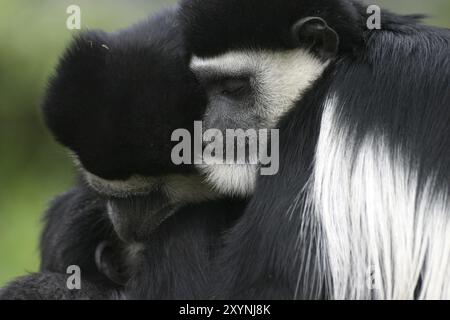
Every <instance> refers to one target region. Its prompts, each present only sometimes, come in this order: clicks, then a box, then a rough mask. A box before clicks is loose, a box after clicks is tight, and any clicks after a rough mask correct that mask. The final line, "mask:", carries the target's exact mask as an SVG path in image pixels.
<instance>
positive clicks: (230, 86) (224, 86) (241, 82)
mask: <svg viewBox="0 0 450 320" xmlns="http://www.w3.org/2000/svg"><path fill="white" fill-rule="evenodd" d="M220 90H221V93H222V95H225V96H239V95H242V94H245V93H248V92H249V91H250V80H249V79H248V78H226V79H222V80H221V81H220Z"/></svg>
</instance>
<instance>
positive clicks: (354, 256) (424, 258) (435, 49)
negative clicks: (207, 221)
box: [182, 0, 450, 299]
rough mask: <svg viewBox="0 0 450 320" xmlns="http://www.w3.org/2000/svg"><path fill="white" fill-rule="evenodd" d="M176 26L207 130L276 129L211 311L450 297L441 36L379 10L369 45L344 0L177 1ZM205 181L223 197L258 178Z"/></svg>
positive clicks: (225, 258)
mask: <svg viewBox="0 0 450 320" xmlns="http://www.w3.org/2000/svg"><path fill="white" fill-rule="evenodd" d="M182 17H183V19H184V29H185V37H186V41H187V44H188V45H189V46H190V49H191V50H192V52H193V53H194V55H193V57H192V61H191V69H192V70H193V71H194V73H195V74H196V76H197V77H198V79H199V80H200V82H201V83H203V85H204V87H205V88H206V90H207V92H208V100H209V101H208V107H207V110H206V113H205V117H204V120H205V125H206V126H207V127H208V126H209V127H216V128H219V129H224V128H230V127H231V128H249V127H254V128H261V127H269V128H273V127H278V128H279V129H280V144H281V146H280V171H279V174H278V175H275V176H264V177H260V178H258V179H257V182H256V188H255V194H254V196H253V198H252V199H251V202H250V204H249V206H248V207H247V210H246V212H245V215H244V217H243V218H242V219H241V221H240V222H239V223H238V224H237V225H236V226H235V227H234V229H233V230H232V232H231V233H230V235H229V238H228V240H227V243H228V246H227V248H226V249H225V250H224V252H223V254H222V257H221V259H220V260H219V261H218V263H217V275H218V283H219V285H218V286H217V288H216V297H222V298H246V299H248V298H278V299H279V298H284V299H292V298H314V299H315V298H328V299H445V298H447V299H450V202H449V201H450V185H449V184H450V32H449V30H445V29H439V28H433V27H428V26H424V25H421V24H420V21H419V19H418V18H417V17H412V16H399V15H395V14H391V13H389V12H386V11H384V13H383V16H382V29H381V30H373V31H371V30H368V29H367V27H366V20H367V15H366V6H365V5H363V4H362V3H361V2H358V1H353V0H309V1H308V0H278V1H271V0H228V1H224V0H183V1H182ZM203 170H204V171H205V173H206V174H208V175H209V177H210V178H209V180H210V181H211V182H212V183H215V184H217V187H218V188H221V189H222V190H223V191H224V192H230V190H237V191H239V192H240V191H241V190H242V187H243V186H246V187H248V188H253V187H254V185H255V184H254V183H249V181H248V179H255V178H254V177H253V176H252V174H257V168H256V167H250V166H249V167H248V171H250V173H249V174H246V175H242V174H241V173H242V167H233V166H230V167H227V168H226V170H224V169H223V168H220V167H216V166H209V167H206V168H205V167H204V168H203ZM224 173H225V174H226V175H225V174H224ZM233 173H235V174H236V175H238V174H241V175H240V177H241V179H229V176H227V175H230V174H233Z"/></svg>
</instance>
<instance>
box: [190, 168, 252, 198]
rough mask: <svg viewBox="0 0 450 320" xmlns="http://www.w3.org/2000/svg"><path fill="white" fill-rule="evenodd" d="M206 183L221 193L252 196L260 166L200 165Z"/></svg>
mask: <svg viewBox="0 0 450 320" xmlns="http://www.w3.org/2000/svg"><path fill="white" fill-rule="evenodd" d="M197 167H198V169H199V170H200V171H201V172H202V173H203V174H204V175H205V176H206V181H207V182H208V183H209V184H210V185H211V186H212V187H213V188H214V189H215V190H216V191H218V192H219V193H221V194H224V195H234V196H243V197H245V196H250V195H252V194H253V191H254V189H255V184H256V176H257V173H258V166H257V165H251V164H239V165H238V164H215V165H198V166H197Z"/></svg>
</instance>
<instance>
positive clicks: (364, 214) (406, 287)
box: [291, 96, 450, 299]
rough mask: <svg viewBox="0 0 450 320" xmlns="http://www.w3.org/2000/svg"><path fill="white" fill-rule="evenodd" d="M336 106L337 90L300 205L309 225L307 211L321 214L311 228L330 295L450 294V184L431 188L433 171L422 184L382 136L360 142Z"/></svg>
mask: <svg viewBox="0 0 450 320" xmlns="http://www.w3.org/2000/svg"><path fill="white" fill-rule="evenodd" d="M337 110H338V99H337V97H336V96H333V97H331V98H329V99H328V100H327V101H326V104H325V107H324V113H323V117H322V123H321V129H320V136H319V141H318V146H317V151H316V159H315V168H314V173H313V177H312V178H311V182H310V183H309V184H308V186H307V190H306V192H307V196H306V197H307V199H308V201H307V208H303V210H302V211H303V213H302V215H303V216H304V217H305V219H304V220H305V221H306V222H305V225H308V221H309V219H307V215H309V214H316V215H317V216H316V219H317V221H318V223H319V226H317V227H315V228H311V227H307V229H308V230H310V231H314V232H318V233H319V234H318V239H322V238H323V241H324V242H323V243H318V244H316V245H318V246H319V248H322V249H321V250H322V251H323V252H322V253H323V254H324V255H326V257H319V259H322V258H323V259H325V261H323V263H322V265H323V266H322V268H323V272H324V275H323V277H324V279H325V278H326V279H325V280H327V282H328V284H329V285H330V287H331V292H329V294H330V296H331V297H332V298H333V299H414V298H415V297H417V298H419V299H450V203H449V200H450V199H448V196H447V194H448V192H447V190H436V189H434V185H435V184H434V178H433V177H429V178H428V180H427V181H426V184H425V186H421V185H419V181H418V169H417V168H414V167H412V165H411V163H412V161H408V160H406V159H405V158H406V156H405V154H404V153H403V152H402V150H397V151H396V152H392V147H391V146H389V145H388V143H387V141H386V139H385V138H384V137H383V136H382V135H380V136H375V135H368V136H366V137H365V138H364V140H363V143H362V145H361V146H360V147H359V148H356V146H355V141H356V140H355V137H354V136H353V135H352V132H350V130H349V129H348V128H345V127H343V125H342V123H338V122H337V117H338V116H339V115H338V114H337ZM421 190H423V191H421ZM293 206H294V207H297V205H296V204H294V205H293ZM309 206H312V208H308V207H309ZM298 209H300V208H298ZM297 212H298V211H297ZM291 214H292V213H291ZM304 228H305V226H303V227H302V229H304ZM300 231H301V230H300ZM304 232H305V230H303V232H300V234H304ZM300 238H303V236H300ZM320 241H322V240H320ZM303 245H304V244H303ZM301 273H302V271H301ZM326 274H328V275H326ZM328 277H329V279H328Z"/></svg>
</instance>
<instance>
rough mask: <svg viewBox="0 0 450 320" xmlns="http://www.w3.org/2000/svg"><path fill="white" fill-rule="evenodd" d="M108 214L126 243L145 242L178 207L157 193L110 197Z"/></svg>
mask: <svg viewBox="0 0 450 320" xmlns="http://www.w3.org/2000/svg"><path fill="white" fill-rule="evenodd" d="M107 206H108V214H109V216H110V219H111V221H112V223H113V226H114V229H115V231H116V232H117V234H118V235H119V237H120V238H121V239H122V240H123V241H125V242H128V243H136V242H138V243H139V242H145V241H146V240H148V238H149V237H150V236H151V235H152V234H153V233H154V232H155V230H156V229H157V228H158V227H159V226H160V225H161V224H162V223H163V222H164V221H165V220H167V219H168V218H170V217H171V216H172V215H173V214H174V213H175V212H176V211H177V210H178V208H179V206H178V205H176V204H172V203H170V202H169V200H168V198H167V197H165V196H164V195H162V194H159V193H153V194H150V195H146V196H132V197H127V198H110V199H109V200H108V204H107Z"/></svg>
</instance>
